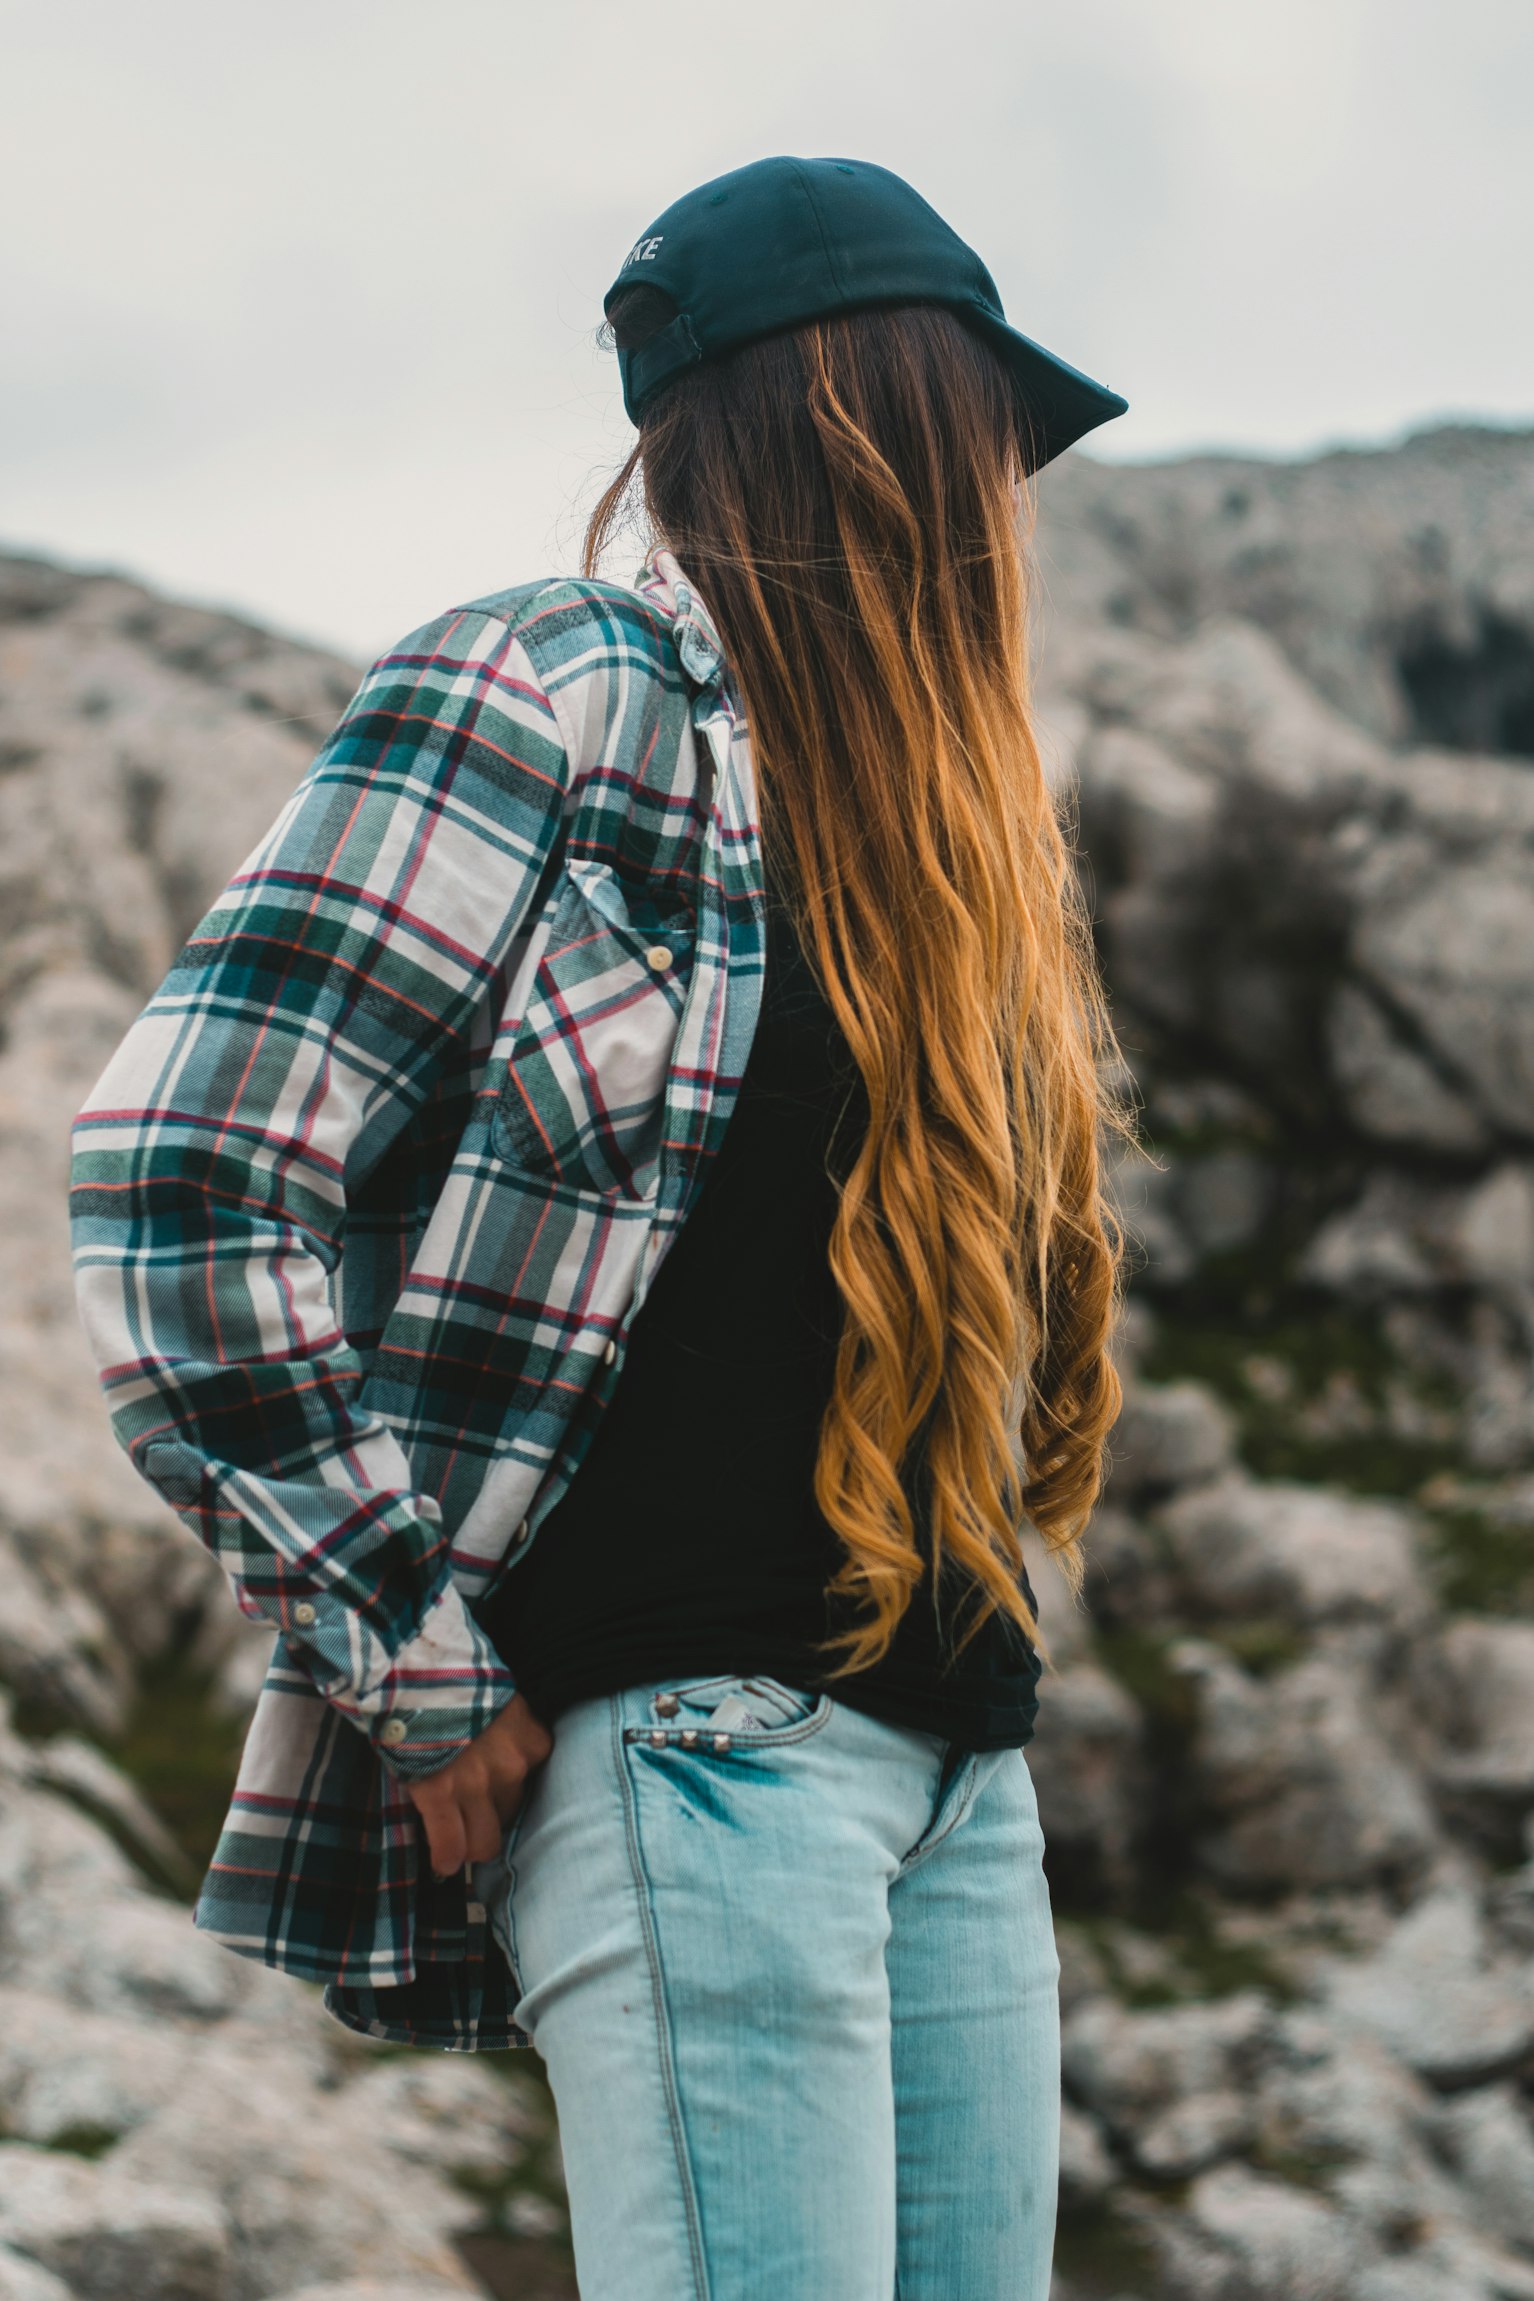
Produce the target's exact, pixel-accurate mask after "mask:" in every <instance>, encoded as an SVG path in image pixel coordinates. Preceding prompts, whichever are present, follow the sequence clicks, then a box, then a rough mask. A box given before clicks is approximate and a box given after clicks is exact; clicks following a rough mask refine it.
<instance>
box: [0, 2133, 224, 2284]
mask: <svg viewBox="0 0 1534 2301" xmlns="http://www.w3.org/2000/svg"><path fill="white" fill-rule="evenodd" d="M0 2243H4V2244H6V2245H9V2246H10V2247H11V2248H12V2250H13V2251H15V2252H17V2253H20V2254H22V2255H23V2256H24V2257H25V2258H27V2259H29V2260H33V2261H36V2262H37V2263H38V2264H39V2266H40V2267H42V2268H44V2269H47V2270H51V2271H52V2272H53V2274H54V2275H55V2276H57V2277H61V2278H62V2279H63V2280H64V2282H65V2283H66V2284H67V2285H68V2286H70V2287H71V2288H72V2289H73V2291H74V2292H75V2293H76V2294H78V2295H79V2296H80V2301H230V2296H231V2293H232V2287H231V2262H230V2248H229V2230H228V2227H227V2225H226V2223H225V2220H224V2216H223V2214H222V2213H221V2212H220V2211H219V2209H218V2206H217V2205H216V2204H215V2202H214V2201H213V2199H212V2198H211V2197H210V2196H208V2195H207V2194H206V2193H205V2192H204V2191H201V2190H200V2189H198V2188H197V2187H196V2186H194V2184H193V2183H191V2182H189V2181H187V2180H186V2179H185V2178H184V2177H183V2178H180V2179H178V2180H176V2181H175V2182H174V2183H173V2184H172V2183H163V2184H160V2183H156V2184H151V2183H149V2182H145V2181H142V2180H137V2179H133V2178H129V2177H127V2176H126V2175H125V2174H124V2173H123V2172H122V2171H121V2170H119V2168H118V2167H116V2166H115V2165H93V2164H88V2163H86V2162H84V2161H83V2160H82V2159H80V2158H77V2157H68V2156H65V2155H62V2154H61V2153H59V2152H58V2151H54V2150H46V2149H34V2148H32V2147H31V2146H30V2145H29V2144H27V2143H25V2142H0Z"/></svg>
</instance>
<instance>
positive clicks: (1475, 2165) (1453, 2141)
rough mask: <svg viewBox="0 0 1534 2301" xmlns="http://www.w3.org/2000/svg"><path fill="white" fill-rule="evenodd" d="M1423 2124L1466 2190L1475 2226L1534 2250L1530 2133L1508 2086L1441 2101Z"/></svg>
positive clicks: (1533, 2145)
mask: <svg viewBox="0 0 1534 2301" xmlns="http://www.w3.org/2000/svg"><path fill="white" fill-rule="evenodd" d="M1424 2123H1425V2125H1426V2128H1427V2131H1428V2132H1429V2133H1430V2135H1431V2137H1432V2139H1433V2141H1434V2143H1435V2144H1436V2146H1437V2148H1438V2149H1439V2150H1440V2151H1441V2153H1442V2155H1443V2156H1444V2158H1445V2160H1446V2162H1447V2163H1448V2164H1449V2166H1450V2167H1451V2168H1452V2170H1453V2172H1454V2176H1455V2179H1456V2180H1457V2181H1458V2182H1459V2183H1460V2184H1461V2186H1462V2187H1463V2188H1464V2189H1465V2190H1466V2191H1467V2192H1468V2193H1469V2196H1470V2198H1471V2201H1472V2203H1473V2206H1474V2209H1475V2217H1476V2220H1477V2223H1478V2225H1479V2226H1481V2227H1482V2228H1484V2229H1487V2230H1489V2231H1490V2232H1491V2233H1492V2234H1493V2235H1495V2236H1497V2237H1500V2238H1502V2239H1504V2240H1505V2241H1506V2243H1508V2244H1509V2245H1516V2246H1518V2247H1519V2248H1520V2249H1521V2250H1522V2251H1523V2252H1526V2253H1534V2133H1531V2132H1530V2129H1529V2120H1528V2115H1527V2112H1526V2110H1525V2108H1524V2105H1523V2102H1522V2100H1521V2099H1520V2097H1519V2096H1518V2095H1517V2094H1516V2093H1515V2092H1514V2091H1513V2089H1512V2087H1511V2086H1508V2085H1491V2086H1486V2087H1483V2088H1482V2089H1481V2090H1480V2091H1479V2092H1476V2093H1469V2094H1464V2095H1461V2096H1460V2097H1459V2099H1457V2100H1454V2101H1446V2102H1443V2103H1440V2104H1439V2105H1438V2107H1437V2108H1436V2109H1435V2110H1434V2111H1433V2112H1432V2113H1431V2114H1430V2115H1429V2116H1428V2117H1427V2118H1426V2119H1425V2120H1424Z"/></svg>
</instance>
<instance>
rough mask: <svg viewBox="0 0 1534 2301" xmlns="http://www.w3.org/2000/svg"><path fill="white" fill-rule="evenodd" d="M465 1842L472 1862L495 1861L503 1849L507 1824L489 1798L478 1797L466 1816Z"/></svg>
mask: <svg viewBox="0 0 1534 2301" xmlns="http://www.w3.org/2000/svg"><path fill="white" fill-rule="evenodd" d="M464 1821H465V1823H466V1829H465V1833H464V1842H465V1844H466V1846H467V1848H468V1859H469V1860H470V1861H471V1862H493V1861H494V1860H495V1858H496V1856H497V1855H498V1854H499V1852H500V1850H501V1846H502V1843H503V1842H504V1838H505V1831H506V1825H505V1823H504V1822H503V1821H502V1819H501V1816H500V1815H499V1813H498V1812H497V1811H496V1809H495V1807H494V1806H493V1805H492V1804H491V1802H490V1800H489V1799H488V1798H479V1799H476V1800H475V1802H474V1804H473V1805H472V1806H471V1807H470V1808H469V1810H468V1812H467V1814H466V1815H465V1816H464Z"/></svg>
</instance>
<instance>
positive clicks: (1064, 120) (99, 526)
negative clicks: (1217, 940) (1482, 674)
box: [0, 0, 1534, 654]
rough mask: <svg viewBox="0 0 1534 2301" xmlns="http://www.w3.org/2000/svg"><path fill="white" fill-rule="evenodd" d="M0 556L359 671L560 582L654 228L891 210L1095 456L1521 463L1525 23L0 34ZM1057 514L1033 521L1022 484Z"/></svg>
mask: <svg viewBox="0 0 1534 2301" xmlns="http://www.w3.org/2000/svg"><path fill="white" fill-rule="evenodd" d="M0 28H3V53H0V74H3V82H4V86H5V89H6V97H5V109H4V135H3V137H0V212H3V213H4V216H5V218H6V226H7V228H6V232H5V244H4V247H3V249H0V310H3V315H4V336H5V343H6V349H5V353H4V357H3V371H0V539H3V540H4V541H5V542H7V543H9V544H11V545H24V546H28V547H34V548H41V549H43V550H46V551H52V552H56V553H58V554H60V555H61V556H64V557H67V558H71V559H75V560H83V561H88V562H92V563H99V562H110V563H112V564H115V565H118V566H122V567H125V568H127V569H130V570H132V571H134V572H136V573H139V574H142V575H144V576H147V577H148V578H150V579H151V580H152V581H154V582H156V583H158V584H161V585H164V586H166V587H168V588H171V589H173V590H176V591H178V592H181V593H184V594H187V595H189V596H192V597H196V598H201V599H207V600H212V601H218V602H223V603H227V604H229V605H233V606H236V607H240V608H243V609H247V610H253V611H255V612H256V613H258V614H259V615H261V616H263V617H265V618H266V619H268V620H271V621H274V622H276V623H278V624H280V625H282V626H284V627H286V628H288V629H290V630H294V631H298V632H302V633H306V634H309V635H312V636H314V637H316V638H322V639H328V640H331V641H333V642H335V643H336V644H338V645H341V646H343V647H344V648H346V649H347V650H349V651H351V652H353V653H356V654H362V653H372V652H375V651H377V650H378V649H380V648H382V647H383V646H384V645H386V644H387V643H388V642H389V641H390V640H391V639H393V638H394V637H396V636H398V635H399V634H400V633H402V632H403V631H405V630H406V629H408V628H409V627H410V626H412V625H413V624H415V623H417V622H419V621H421V620H423V619H424V618H425V617H427V616H429V615H432V614H434V613H436V612H437V611H438V610H439V609H441V608H442V607H444V606H446V605H448V604H449V603H450V602H452V601H455V600H457V599H461V598H465V597H468V596H472V594H474V593H475V592H477V591H481V590H485V589H487V588H490V587H493V586H498V585H501V584H505V583H512V582H519V581H522V580H525V579H526V578H528V577H530V576H534V575H540V574H543V573H546V572H548V571H550V570H551V569H554V568H559V567H565V566H569V565H570V564H572V562H573V557H574V553H575V550H576V543H577V537H578V533H579V528H580V514H581V511H582V508H583V507H584V506H585V505H586V504H587V503H588V502H589V500H590V498H591V496H592V494H593V493H594V492H595V488H596V485H597V484H598V481H599V479H600V476H601V475H602V474H603V473H604V472H605V471H606V470H607V469H609V468H610V467H611V466H612V464H613V463H614V462H615V461H616V460H617V459H618V457H619V456H620V455H621V453H622V452H623V450H624V447H625V444H626V440H627V437H628V433H627V426H626V424H625V422H624V419H623V415H622V410H621V405H620V403H619V400H618V394H617V378H616V371H615V367H614V363H613V362H612V359H611V357H610V355H604V354H602V353H600V352H599V351H597V350H596V349H595V347H594V345H593V342H592V331H593V330H594V328H595V326H596V323H597V322H598V320H599V319H600V317H601V297H602V292H603V290H604V289H605V288H606V287H607V285H608V283H609V281H610V279H611V277H612V274H613V272H614V271H615V270H616V268H617V266H618V263H619V262H620V260H621V258H622V256H623V254H624V252H625V251H626V250H627V248H628V247H629V245H630V243H631V242H632V241H633V240H634V239H635V238H636V237H637V236H638V234H639V232H640V231H641V229H642V228H643V227H644V226H645V225H646V224H647V223H648V222H649V221H650V220H651V218H652V217H653V216H654V215H655V214H656V212H657V211H658V210H659V209H660V208H662V207H664V206H665V205H666V204H667V202H668V201H669V200H671V199H672V198H674V197H675V196H676V195H677V194H678V193H679V192H681V191H684V190H686V189H687V188H688V187H689V186H690V185H692V184H694V183H698V182H701V181H702V180H703V179H704V178H706V177H708V176H711V175H715V174H718V173H719V172H720V171H722V170H723V169H726V168H730V167H734V166H738V165H739V164H740V163H741V162H743V161H745V160H749V159H754V158H757V157H760V156H761V155H762V154H764V153H768V152H774V151H797V152H808V153H827V152H828V153H836V154H849V155H851V156H853V157H855V158H864V159H870V160H877V161H879V162H881V163H883V164H884V165H885V166H888V167H893V168H895V169H898V170H899V171H900V172H901V173H902V174H903V175H906V176H909V177H910V178H911V179H912V181H913V182H914V183H915V184H916V185H917V186H918V188H919V189H920V190H921V191H922V192H924V193H925V194H926V196H927V197H928V198H929V199H930V200H931V201H932V202H933V203H934V204H935V205H936V206H937V207H938V208H939V209H940V210H941V211H942V212H943V214H944V215H946V216H947V217H948V219H949V221H950V222H951V223H953V224H954V225H955V226H956V227H957V229H958V230H959V231H960V232H962V233H963V234H964V235H965V237H966V238H968V239H969V240H971V241H972V242H973V243H974V245H975V246H976V247H977V248H978V249H979V251H980V253H981V254H982V256H983V257H984V258H985V260H986V262H987V263H988V264H989V265H990V267H991V270H992V271H993V272H994V273H995V275H996V278H997V281H998V284H999V285H1000V288H1001V291H1002V295H1003V298H1004V300H1005V303H1006V306H1007V311H1008V314H1009V316H1010V317H1011V318H1012V319H1013V320H1014V321H1015V322H1016V323H1017V324H1019V325H1020V326H1022V327H1023V328H1025V329H1026V330H1027V332H1028V333H1029V334H1031V335H1035V336H1037V337H1038V338H1040V340H1042V341H1043V342H1045V343H1047V344H1049V345H1050V346H1051V347H1052V348H1054V349H1056V350H1058V351H1060V352H1062V353H1063V354H1064V355H1065V356H1066V357H1067V358H1068V359H1070V360H1072V361H1073V362H1074V363H1075V364H1076V365H1077V366H1079V367H1083V368H1085V369H1087V370H1088V372H1089V373H1091V374H1094V375H1096V376H1099V377H1100V378H1101V379H1102V380H1103V381H1105V382H1107V383H1109V384H1112V385H1113V386H1114V387H1115V388H1116V389H1118V390H1121V391H1123V392H1124V393H1125V394H1126V395H1127V397H1128V399H1129V401H1130V408H1131V412H1130V414H1129V415H1128V416H1127V417H1126V418H1125V419H1123V420H1122V421H1121V422H1120V423H1118V424H1116V425H1114V426H1112V427H1111V429H1110V430H1109V431H1107V432H1104V433H1101V434H1099V435H1098V437H1097V441H1096V442H1095V443H1094V452H1096V453H1099V454H1101V455H1103V456H1112V457H1145V456H1153V455H1162V454H1167V453H1179V452H1185V451H1187V450H1190V449H1194V448H1199V447H1206V446H1211V445H1219V446H1227V447H1234V448H1241V449H1252V450H1257V451H1260V452H1264V453H1292V452H1295V451H1303V450H1307V449H1310V448H1312V447H1314V446H1316V445H1318V444H1322V443H1329V442H1333V441H1338V440H1366V441H1367V440H1377V439H1383V438H1388V437H1391V436H1395V435H1398V434H1399V433H1400V432H1401V431H1402V430H1403V429H1405V428H1407V427H1410V426H1412V425H1414V424H1416V423H1419V422H1421V421H1424V420H1428V419H1431V418H1433V417H1436V416H1440V415H1442V414H1445V413H1451V412H1452V413H1474V414H1482V415H1486V416H1489V417H1492V418H1495V419H1499V420H1534V297H1531V296H1530V294H1529V288H1528V282H1529V276H1530V269H1531V263H1530V259H1531V253H1534V250H1531V246H1530V241H1531V236H1534V235H1531V229H1530V226H1531V219H1534V136H1531V133H1530V126H1529V117H1530V93H1531V88H1534V0H1282V4H1278V0H946V4H945V6H944V7H942V8H941V9H935V8H933V7H932V6H931V5H930V0H925V4H923V5H917V4H916V0H761V4H759V5H751V6H746V5H740V4H738V0H713V4H712V5H694V6H684V7H660V8H655V7H650V8H643V7H636V6H634V5H632V4H631V0H630V4H626V5H618V4H617V0H579V4H575V0H536V4H535V0H262V4H261V6H259V7H254V8H253V7H249V6H241V7H236V6H234V5H232V4H231V0H131V5H130V4H128V0H48V4H47V5H46V6H39V5H38V4H37V0H26V4H25V5H22V4H19V0H0ZM1046 484H1047V482H1046Z"/></svg>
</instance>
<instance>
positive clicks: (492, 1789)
mask: <svg viewBox="0 0 1534 2301" xmlns="http://www.w3.org/2000/svg"><path fill="white" fill-rule="evenodd" d="M486 1794H487V1796H488V1798H489V1801H490V1804H491V1805H492V1806H493V1807H494V1808H495V1812H496V1815H497V1817H498V1819H499V1821H500V1824H501V1827H502V1829H504V1828H505V1827H506V1824H507V1823H508V1822H510V1821H512V1820H513V1819H514V1818H515V1817H516V1814H517V1813H518V1811H519V1809H520V1807H521V1804H522V1800H523V1799H524V1798H525V1797H526V1795H527V1768H526V1766H524V1765H523V1764H522V1763H521V1762H520V1760H519V1761H518V1762H517V1763H516V1764H514V1765H509V1766H498V1767H497V1768H496V1771H495V1774H494V1777H493V1778H492V1780H491V1782H490V1785H489V1789H488V1791H487V1793H486Z"/></svg>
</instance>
